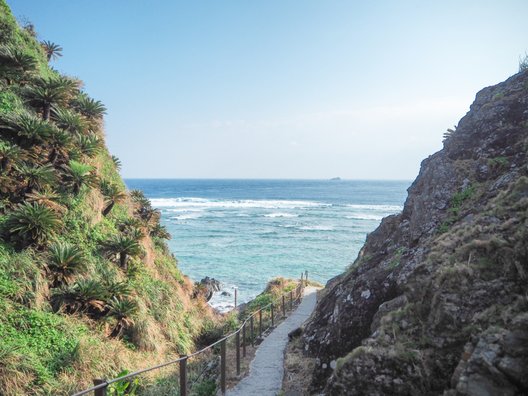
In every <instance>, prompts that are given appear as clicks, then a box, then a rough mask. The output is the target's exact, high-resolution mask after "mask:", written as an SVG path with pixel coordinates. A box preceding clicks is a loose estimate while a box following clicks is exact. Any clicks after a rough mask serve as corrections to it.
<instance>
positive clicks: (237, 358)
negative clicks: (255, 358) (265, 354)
mask: <svg viewBox="0 0 528 396" xmlns="http://www.w3.org/2000/svg"><path fill="white" fill-rule="evenodd" d="M235 343H236V370H237V375H240V331H238V332H237V333H236V336H235Z"/></svg>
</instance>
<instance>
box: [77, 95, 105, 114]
mask: <svg viewBox="0 0 528 396" xmlns="http://www.w3.org/2000/svg"><path fill="white" fill-rule="evenodd" d="M73 106H74V107H75V108H76V109H77V111H79V112H80V113H81V114H82V115H84V116H85V117H86V118H88V119H90V120H98V119H101V118H102V117H103V115H105V114H106V107H105V105H104V104H103V103H102V102H101V101H100V100H95V99H92V98H90V97H89V96H88V95H86V94H85V93H84V92H81V93H80V94H79V96H78V97H77V99H75V101H74V102H73Z"/></svg>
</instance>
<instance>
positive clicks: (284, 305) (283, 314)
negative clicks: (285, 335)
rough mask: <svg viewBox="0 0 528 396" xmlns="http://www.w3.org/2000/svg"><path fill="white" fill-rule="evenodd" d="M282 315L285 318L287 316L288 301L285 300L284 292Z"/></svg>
mask: <svg viewBox="0 0 528 396" xmlns="http://www.w3.org/2000/svg"><path fill="white" fill-rule="evenodd" d="M282 317H283V318H285V317H286V301H285V297H284V294H283V295H282Z"/></svg>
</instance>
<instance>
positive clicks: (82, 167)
mask: <svg viewBox="0 0 528 396" xmlns="http://www.w3.org/2000/svg"><path fill="white" fill-rule="evenodd" d="M65 170H66V180H67V184H68V185H69V186H70V188H71V189H72V191H73V194H75V195H77V194H79V191H81V188H82V187H83V186H92V185H94V184H95V180H96V177H95V174H94V169H93V167H92V166H91V165H88V164H84V163H82V162H78V161H74V160H70V161H69V162H68V166H66V167H65Z"/></svg>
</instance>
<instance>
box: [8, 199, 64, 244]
mask: <svg viewBox="0 0 528 396" xmlns="http://www.w3.org/2000/svg"><path fill="white" fill-rule="evenodd" d="M60 225H61V222H60V220H59V217H58V216H57V214H56V213H55V212H53V211H52V210H51V209H49V208H46V207H45V206H43V205H40V204H38V203H23V204H20V205H19V206H18V208H17V209H15V210H14V211H13V212H11V213H10V214H9V215H8V217H7V220H6V221H5V222H4V224H3V227H2V230H3V234H4V235H6V236H7V238H8V239H9V240H11V241H13V242H14V243H15V244H16V245H17V247H19V248H25V247H27V246H30V245H35V246H37V247H40V246H43V245H44V244H46V242H47V241H48V240H49V239H50V238H51V237H53V236H54V235H55V233H56V232H57V230H58V229H59V227H60Z"/></svg>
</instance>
